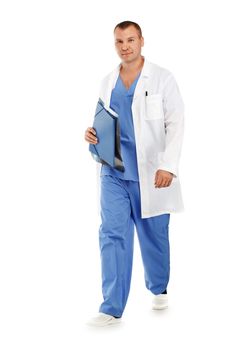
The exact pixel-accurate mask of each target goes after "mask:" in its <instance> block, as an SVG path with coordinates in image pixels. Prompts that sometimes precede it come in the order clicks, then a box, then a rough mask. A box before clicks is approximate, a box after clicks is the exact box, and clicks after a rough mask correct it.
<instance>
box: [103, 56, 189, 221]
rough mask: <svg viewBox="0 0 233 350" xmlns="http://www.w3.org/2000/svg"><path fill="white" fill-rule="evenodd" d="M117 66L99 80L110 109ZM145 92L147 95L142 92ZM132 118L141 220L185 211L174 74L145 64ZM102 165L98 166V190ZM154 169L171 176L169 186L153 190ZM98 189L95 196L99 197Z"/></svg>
mask: <svg viewBox="0 0 233 350" xmlns="http://www.w3.org/2000/svg"><path fill="white" fill-rule="evenodd" d="M120 65H121V64H119V65H118V66H117V67H116V68H115V69H114V70H113V71H112V72H111V73H109V74H108V75H107V76H106V77H105V78H104V79H103V81H102V83H101V88H100V94H99V97H100V98H101V99H102V100H103V102H104V104H105V107H106V108H107V109H109V110H110V111H111V109H110V99H111V92H112V89H113V88H114V86H115V83H116V80H117V77H118V74H119V70H120ZM146 91H147V93H148V96H146V94H145V92H146ZM132 115H133V123H134V132H135V142H136V151H137V161H138V173H139V184H140V194H141V217H142V218H148V217H151V216H156V215H160V214H165V213H172V212H180V211H183V210H184V206H183V199H182V193H181V187H180V181H179V174H178V166H179V159H180V153H181V146H182V140H183V129H184V104H183V100H182V97H181V95H180V92H179V88H178V85H177V83H176V81H175V78H174V76H173V74H172V73H171V72H170V71H168V70H167V69H165V68H162V67H160V66H158V65H156V64H154V63H151V62H148V61H147V59H146V58H145V57H144V65H143V68H142V71H141V74H140V77H139V80H138V82H137V86H136V88H135V93H134V98H133V102H132ZM100 169H101V164H100V163H97V180H98V188H99V186H100V182H99V176H100ZM157 169H163V170H167V171H169V172H171V173H173V174H174V177H173V180H172V183H171V185H170V186H169V187H163V188H155V186H154V177H155V173H156V170H157ZM99 194H100V192H99V189H98V197H99ZM98 203H99V200H98Z"/></svg>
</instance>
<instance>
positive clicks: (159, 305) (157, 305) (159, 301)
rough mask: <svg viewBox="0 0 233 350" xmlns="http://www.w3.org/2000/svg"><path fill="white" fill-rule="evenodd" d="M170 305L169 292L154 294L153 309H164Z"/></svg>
mask: <svg viewBox="0 0 233 350" xmlns="http://www.w3.org/2000/svg"><path fill="white" fill-rule="evenodd" d="M167 307H168V296H167V294H158V295H154V299H153V302H152V309H153V310H163V309H166V308H167Z"/></svg>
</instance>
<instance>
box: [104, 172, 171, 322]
mask: <svg viewBox="0 0 233 350" xmlns="http://www.w3.org/2000/svg"><path fill="white" fill-rule="evenodd" d="M100 179H101V198H100V203H101V225H100V228H99V246H100V256H101V271H102V293H103V299H104V301H103V303H102V304H101V306H100V308H99V311H100V312H104V313H106V314H109V315H112V316H116V317H121V316H122V314H123V311H124V309H125V306H126V302H127V299H128V295H129V290H130V282H131V274H132V262H133V242H134V225H135V226H136V231H137V235H138V239H139V245H140V250H141V255H142V260H143V266H144V276H145V284H146V287H147V289H149V290H150V291H151V292H152V293H153V294H156V295H157V294H160V293H162V292H163V291H164V290H165V289H166V288H167V284H168V281H169V275H170V251H169V237H168V227H169V220H170V214H162V215H158V216H153V217H150V218H145V219H142V218H141V206H140V188H139V182H138V181H131V180H123V179H120V178H118V177H115V176H112V175H104V176H101V177H100Z"/></svg>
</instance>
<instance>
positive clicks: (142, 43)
mask: <svg viewBox="0 0 233 350" xmlns="http://www.w3.org/2000/svg"><path fill="white" fill-rule="evenodd" d="M141 46H144V38H143V36H142V37H141Z"/></svg>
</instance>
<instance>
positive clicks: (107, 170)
mask: <svg viewBox="0 0 233 350" xmlns="http://www.w3.org/2000/svg"><path fill="white" fill-rule="evenodd" d="M139 76H140V73H139V74H138V76H137V77H136V79H135V80H134V82H133V83H132V85H131V86H130V88H129V89H128V90H127V89H126V87H125V86H124V83H123V81H122V80H121V77H120V74H119V76H118V79H117V81H116V84H115V87H114V89H113V90H112V94H111V100H110V108H111V109H113V110H114V111H115V112H116V113H117V114H118V115H119V124H120V135H121V137H120V140H121V156H122V160H123V163H124V167H125V171H124V172H123V173H122V172H120V171H119V170H116V169H114V168H111V167H110V166H108V165H105V164H103V165H102V167H101V173H100V175H113V176H117V177H119V178H121V179H125V180H133V181H139V178H138V167H137V156H136V145H135V135H134V126H133V117H132V110H131V106H132V101H133V95H134V91H135V87H136V85H137V81H138V79H139Z"/></svg>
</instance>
